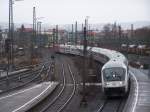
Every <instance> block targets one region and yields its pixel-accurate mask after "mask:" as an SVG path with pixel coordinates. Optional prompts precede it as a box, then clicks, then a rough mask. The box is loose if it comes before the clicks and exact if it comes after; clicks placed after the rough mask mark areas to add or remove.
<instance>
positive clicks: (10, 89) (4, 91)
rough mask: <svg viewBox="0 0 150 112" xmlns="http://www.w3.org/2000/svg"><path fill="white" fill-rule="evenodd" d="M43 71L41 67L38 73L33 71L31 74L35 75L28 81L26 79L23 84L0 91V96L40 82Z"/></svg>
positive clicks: (43, 67)
mask: <svg viewBox="0 0 150 112" xmlns="http://www.w3.org/2000/svg"><path fill="white" fill-rule="evenodd" d="M44 70H45V66H44V65H43V66H42V68H41V69H40V70H39V71H35V72H34V73H32V75H33V74H35V75H34V76H33V77H30V79H26V80H25V82H23V83H21V84H18V85H16V86H13V87H10V88H9V87H8V88H6V89H5V90H2V92H1V93H0V94H4V93H8V92H10V91H12V90H16V89H20V88H22V87H25V86H27V85H28V84H30V83H32V82H37V83H39V82H41V73H42V72H43V71H44ZM26 78H29V77H26Z"/></svg>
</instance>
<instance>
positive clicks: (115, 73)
mask: <svg viewBox="0 0 150 112" xmlns="http://www.w3.org/2000/svg"><path fill="white" fill-rule="evenodd" d="M103 77H104V81H123V80H125V70H124V69H123V68H119V67H114V68H107V69H104V72H103Z"/></svg>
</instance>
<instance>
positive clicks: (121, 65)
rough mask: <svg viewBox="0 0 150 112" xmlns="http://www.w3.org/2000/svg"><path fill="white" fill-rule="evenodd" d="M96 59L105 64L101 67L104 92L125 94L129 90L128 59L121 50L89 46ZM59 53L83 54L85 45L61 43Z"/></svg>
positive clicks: (116, 94)
mask: <svg viewBox="0 0 150 112" xmlns="http://www.w3.org/2000/svg"><path fill="white" fill-rule="evenodd" d="M87 51H88V52H90V53H91V52H92V54H93V58H94V60H96V61H99V62H102V63H103V64H104V65H103V67H102V69H101V73H99V74H101V84H102V92H103V93H104V94H105V95H107V96H118V95H119V96H125V95H127V93H128V91H129V83H130V76H129V68H128V60H127V59H126V57H125V56H124V55H123V54H121V53H120V52H117V51H114V50H108V49H104V48H98V47H87ZM57 52H59V53H65V54H72V55H79V56H83V53H82V52H83V46H80V45H77V46H75V45H60V46H59V48H58V51H57Z"/></svg>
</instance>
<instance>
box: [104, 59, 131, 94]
mask: <svg viewBox="0 0 150 112" xmlns="http://www.w3.org/2000/svg"><path fill="white" fill-rule="evenodd" d="M127 68H128V67H127V66H126V65H125V64H124V63H121V62H115V61H112V62H111V61H110V62H108V63H107V64H105V65H104V66H103V68H102V71H101V72H102V73H101V74H102V90H103V92H104V94H105V95H108V96H118V95H119V96H124V95H125V94H126V93H127V92H128V78H129V76H128V70H127Z"/></svg>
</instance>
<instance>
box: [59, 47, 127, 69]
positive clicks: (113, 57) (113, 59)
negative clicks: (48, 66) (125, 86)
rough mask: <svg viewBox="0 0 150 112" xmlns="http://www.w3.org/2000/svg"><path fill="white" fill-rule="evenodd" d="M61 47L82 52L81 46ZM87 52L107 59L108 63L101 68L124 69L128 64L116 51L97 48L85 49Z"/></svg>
mask: <svg viewBox="0 0 150 112" xmlns="http://www.w3.org/2000/svg"><path fill="white" fill-rule="evenodd" d="M63 46H64V47H70V48H75V49H81V50H83V46H81V45H77V46H75V45H63ZM61 47H62V46H61ZM87 50H92V51H93V52H95V53H100V54H102V55H105V56H106V57H108V58H109V61H108V62H107V63H105V65H104V66H103V68H108V67H115V66H116V67H126V66H127V64H128V60H127V59H126V57H125V56H124V55H123V54H121V53H120V52H118V51H114V50H109V49H104V48H98V47H87Z"/></svg>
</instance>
